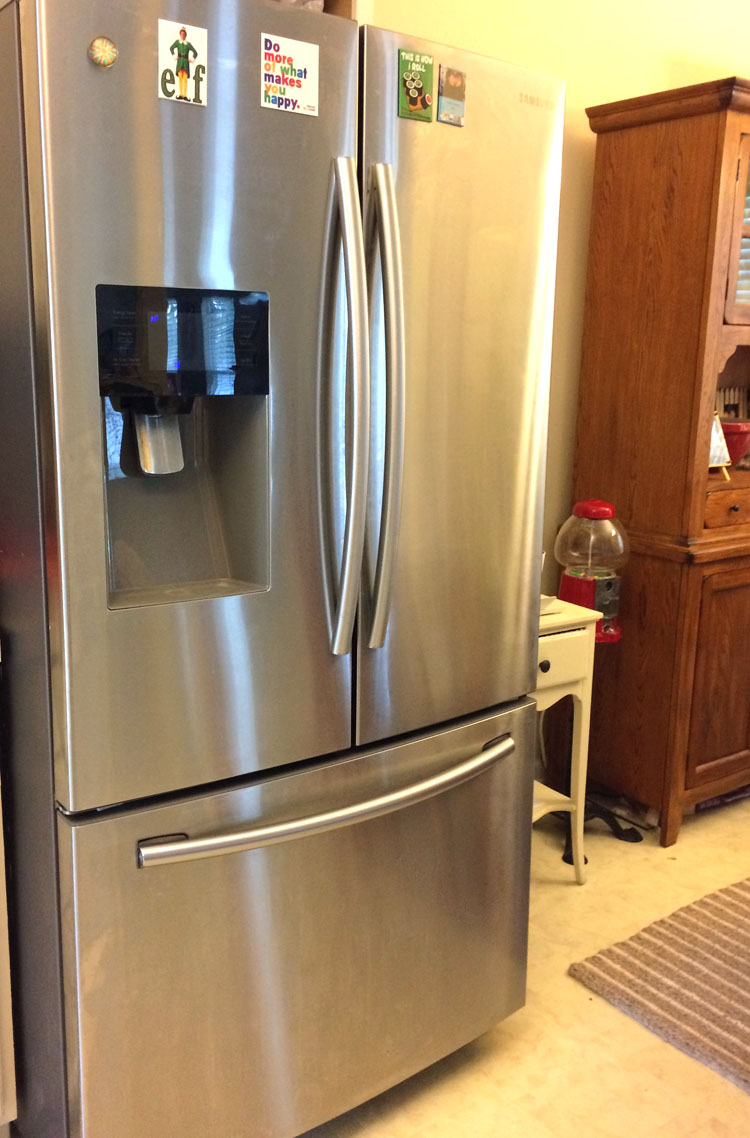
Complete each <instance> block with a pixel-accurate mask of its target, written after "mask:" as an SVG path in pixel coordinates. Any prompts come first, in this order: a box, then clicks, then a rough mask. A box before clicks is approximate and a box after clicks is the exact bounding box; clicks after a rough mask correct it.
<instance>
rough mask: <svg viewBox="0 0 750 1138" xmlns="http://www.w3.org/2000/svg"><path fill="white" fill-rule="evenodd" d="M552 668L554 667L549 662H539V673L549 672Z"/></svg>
mask: <svg viewBox="0 0 750 1138" xmlns="http://www.w3.org/2000/svg"><path fill="white" fill-rule="evenodd" d="M551 667H552V665H551V664H550V662H549V660H540V661H539V671H540V672H548V671H549V670H550V668H551Z"/></svg>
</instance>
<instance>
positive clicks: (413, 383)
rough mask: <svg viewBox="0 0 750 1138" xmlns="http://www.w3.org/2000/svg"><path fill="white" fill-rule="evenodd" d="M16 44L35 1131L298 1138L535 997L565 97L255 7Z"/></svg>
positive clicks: (5, 712) (100, 15)
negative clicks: (545, 523)
mask: <svg viewBox="0 0 750 1138" xmlns="http://www.w3.org/2000/svg"><path fill="white" fill-rule="evenodd" d="M192 21H195V25H193V23H192ZM0 46H1V49H2V58H3V61H4V64H3V68H2V69H0V107H2V114H1V115H0V153H1V154H2V161H1V162H0V248H1V249H2V272H0V373H1V375H2V406H1V409H0V464H1V466H0V504H1V509H2V514H1V521H0V544H1V545H2V573H1V593H0V628H1V634H2V642H3V644H2V647H3V672H4V674H3V684H2V703H3V708H2V723H3V735H2V761H3V771H2V775H3V778H2V782H3V788H4V795H5V798H4V808H5V813H6V822H7V824H8V827H9V862H10V882H9V884H10V894H11V922H12V930H13V937H14V957H13V959H14V973H13V978H14V988H15V999H16V1004H15V1016H16V1030H17V1046H18V1055H19V1110H20V1114H19V1122H18V1129H17V1133H18V1134H22V1135H24V1136H25V1138H68V1136H69V1138H134V1136H135V1135H138V1138H205V1136H206V1135H207V1134H216V1135H222V1138H290V1136H292V1135H297V1134H299V1133H301V1132H302V1131H304V1130H306V1129H308V1128H310V1127H312V1126H315V1125H317V1124H318V1123H320V1122H322V1121H324V1120H326V1119H328V1118H330V1117H332V1116H334V1115H335V1114H337V1113H340V1112H342V1111H344V1110H346V1109H348V1108H350V1107H352V1106H354V1105H356V1104H357V1103H359V1102H362V1101H363V1100H365V1099H367V1098H369V1097H370V1096H372V1095H375V1094H377V1093H378V1092H380V1091H382V1090H383V1089H385V1088H386V1087H389V1086H391V1085H393V1084H394V1083H396V1082H398V1081H399V1080H401V1079H404V1078H405V1077H407V1076H408V1075H410V1074H412V1073H413V1072H415V1071H417V1070H419V1069H420V1068H422V1067H424V1066H426V1065H427V1064H429V1063H431V1062H433V1061H435V1060H436V1059H438V1058H440V1057H441V1056H443V1055H445V1054H447V1053H448V1052H450V1051H452V1050H454V1049H455V1048H458V1047H460V1046H461V1045H462V1044H464V1043H466V1042H467V1041H469V1040H470V1039H472V1038H474V1037H476V1036H477V1035H479V1034H480V1033H481V1032H483V1031H485V1030H486V1029H488V1028H489V1027H490V1026H491V1025H493V1024H494V1023H496V1022H497V1021H498V1020H499V1019H501V1018H502V1017H503V1016H505V1015H506V1014H508V1013H509V1012H511V1011H512V1010H514V1009H515V1008H517V1007H519V1006H520V1005H521V1004H522V1002H523V999H524V984H525V960H526V935H527V911H528V872H529V846H530V825H531V792H532V750H533V737H534V717H535V716H534V705H533V703H532V702H531V701H530V700H529V699H528V698H527V693H528V692H529V691H530V690H533V688H534V686H535V681H534V674H535V664H536V651H535V646H536V636H537V618H538V592H539V570H540V560H541V536H540V503H541V494H542V484H543V456H544V448H545V437H546V413H547V402H546V396H547V382H548V371H549V355H550V339H551V316H552V296H553V276H554V261H555V247H556V227H557V202H558V193H559V177H560V151H561V127H562V92H561V85H560V84H559V83H558V82H557V81H555V80H552V79H549V78H546V77H542V76H538V75H534V74H531V73H528V72H526V71H522V70H520V69H518V68H515V67H511V66H508V65H506V64H501V63H498V62H495V61H492V60H490V59H486V58H483V57H480V56H477V55H471V54H468V53H466V52H463V51H459V50H454V49H451V48H447V47H443V46H441V45H438V44H431V43H425V42H423V41H419V40H415V39H413V38H411V37H409V36H408V35H405V34H404V35H400V34H394V33H390V32H384V31H380V30H377V29H374V28H368V29H366V30H364V31H363V32H362V33H361V34H360V32H359V30H358V29H357V27H356V26H355V25H354V24H352V23H350V22H348V21H345V20H340V19H336V18H334V17H328V16H322V15H319V14H317V13H310V12H305V11H300V10H295V9H292V8H289V7H285V6H283V5H279V4H275V3H266V2H264V0H257V2H250V0H248V2H246V3H244V4H238V3H235V2H233V0H232V2H230V0H208V2H206V0H181V2H180V4H179V5H178V4H176V2H175V0H165V3H164V4H155V3H153V0H139V2H138V3H136V4H134V3H132V2H131V0H128V2H127V3H126V2H125V0H117V2H114V0H110V2H109V3H104V2H103V0H101V2H94V0H91V2H90V3H86V4H83V3H82V4H76V5H70V4H63V3H62V2H61V0H60V2H55V0H22V2H21V3H18V2H17V0H11V2H6V3H5V4H2V3H1V2H0ZM449 73H450V74H449ZM456 76H458V77H459V78H458V79H456ZM460 77H463V79H461V78H460ZM449 80H450V82H452V83H454V88H452V89H451V90H450V91H449V92H447V93H446V92H442V93H441V91H440V88H441V87H442V85H443V83H445V84H447V83H448V82H449ZM459 88H460V89H459ZM360 89H361V98H360V95H359V93H358V92H359V91H360ZM446 91H447V88H446ZM449 95H450V99H449ZM445 100H449V101H445ZM178 103H179V105H178ZM358 148H359V153H358ZM360 199H361V200H362V202H363V206H364V210H363V217H362V215H361V213H360Z"/></svg>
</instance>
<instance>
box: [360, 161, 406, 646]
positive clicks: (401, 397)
mask: <svg viewBox="0 0 750 1138" xmlns="http://www.w3.org/2000/svg"><path fill="white" fill-rule="evenodd" d="M378 244H379V246H380V262H381V266H382V269H381V271H382V277H383V317H384V325H385V380H386V391H385V456H384V463H383V466H384V474H383V505H382V509H381V515H380V540H379V544H378V553H377V562H376V569H375V584H374V587H373V594H372V597H373V600H372V621H371V625H370V637H369V640H368V641H367V646H368V648H382V647H383V645H384V644H385V633H386V629H387V627H388V613H389V610H390V600H391V586H392V584H393V570H394V563H395V558H396V543H397V540H398V527H399V520H400V515H401V485H402V481H403V467H404V408H405V383H406V347H405V344H406V333H405V330H404V328H405V317H404V274H403V268H402V264H401V233H400V229H399V222H398V207H397V204H396V186H395V183H394V180H393V167H392V166H391V165H390V163H387V162H376V163H375V164H374V165H373V166H372V167H371V168H370V195H369V198H368V201H367V218H366V221H365V259H366V262H367V288H368V295H369V301H370V337H371V339H372V313H373V301H374V291H375V265H376V262H377V257H376V253H377V247H378Z"/></svg>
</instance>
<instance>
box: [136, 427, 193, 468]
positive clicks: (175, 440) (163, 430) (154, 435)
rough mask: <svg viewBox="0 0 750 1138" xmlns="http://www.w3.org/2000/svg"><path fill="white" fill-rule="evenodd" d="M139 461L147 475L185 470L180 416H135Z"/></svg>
mask: <svg viewBox="0 0 750 1138" xmlns="http://www.w3.org/2000/svg"><path fill="white" fill-rule="evenodd" d="M133 425H134V426H135V438H136V442H137V444H138V461H139V462H140V464H141V470H142V471H143V473H144V474H177V473H178V472H179V471H180V470H182V469H183V467H184V466H185V459H184V457H183V454H182V439H181V438H180V423H179V420H178V418H177V416H176V415H144V414H142V413H139V412H134V414H133Z"/></svg>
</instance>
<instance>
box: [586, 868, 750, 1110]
mask: <svg viewBox="0 0 750 1138" xmlns="http://www.w3.org/2000/svg"><path fill="white" fill-rule="evenodd" d="M569 972H570V975H571V976H574V977H575V978H576V979H577V980H580V981H581V982H582V983H583V984H585V985H586V987H588V988H591V990H592V991H593V992H596V993H598V995H600V996H604V998H605V1000H608V1001H609V1002H610V1003H611V1004H614V1006H615V1007H616V1008H619V1009H620V1010H621V1011H623V1012H627V1014H628V1015H630V1016H632V1017H633V1019H636V1020H638V1022H639V1023H642V1024H643V1025H644V1026H645V1027H648V1028H650V1029H651V1031H654V1032H656V1034H657V1035H660V1036H661V1037H662V1039H665V1040H666V1041H667V1042H668V1043H672V1044H674V1046H675V1047H679V1048H680V1050H682V1051H685V1052H686V1053H687V1054H688V1055H692V1057H693V1058H694V1059H699V1060H700V1061H701V1062H702V1063H705V1064H707V1066H709V1067H713V1069H714V1070H715V1071H718V1072H719V1073H720V1074H721V1075H725V1076H726V1078H728V1079H731V1080H732V1082H733V1083H736V1084H737V1086H739V1087H742V1089H743V1090H744V1091H747V1092H748V1093H750V878H748V879H747V880H746V881H740V882H739V884H737V885H730V886H729V887H728V888H727V889H720V890H719V891H718V892H717V893H710V894H709V895H708V896H707V897H703V898H702V899H701V900H700V901H695V902H693V904H692V905H686V906H685V908H684V909H678V911H677V912H676V913H673V914H672V916H671V917H665V918H664V920H661V921H655V922H654V924H652V925H648V927H647V928H645V929H643V931H642V932H639V933H637V934H636V935H635V936H633V937H630V939H629V940H624V941H621V942H620V943H619V944H615V945H613V946H612V948H607V949H605V950H604V951H603V952H598V953H597V954H596V955H595V956H590V957H588V959H587V960H583V961H581V962H580V963H578V964H571V966H570V969H569Z"/></svg>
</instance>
